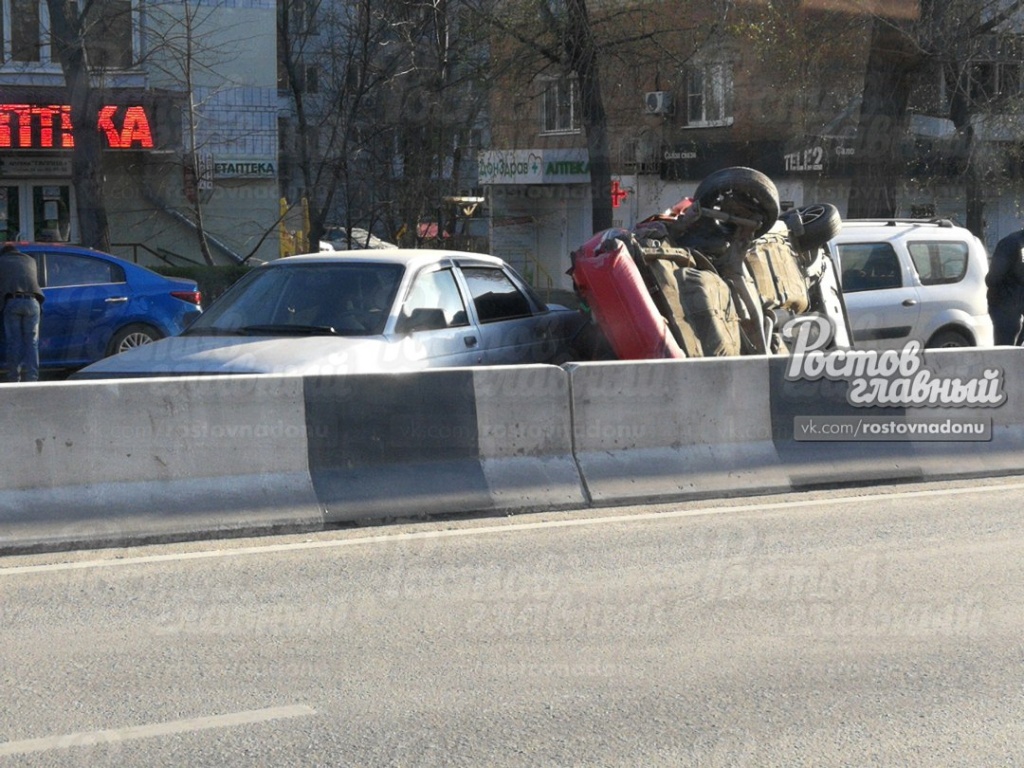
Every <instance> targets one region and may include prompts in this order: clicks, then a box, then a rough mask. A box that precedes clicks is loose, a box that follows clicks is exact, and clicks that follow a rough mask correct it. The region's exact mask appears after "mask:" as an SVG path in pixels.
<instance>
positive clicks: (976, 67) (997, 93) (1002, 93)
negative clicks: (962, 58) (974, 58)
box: [971, 61, 1021, 105]
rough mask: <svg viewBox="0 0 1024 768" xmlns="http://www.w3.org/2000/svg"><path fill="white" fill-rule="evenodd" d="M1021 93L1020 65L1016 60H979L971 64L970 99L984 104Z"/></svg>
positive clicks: (1000, 100) (1010, 97) (1004, 99)
mask: <svg viewBox="0 0 1024 768" xmlns="http://www.w3.org/2000/svg"><path fill="white" fill-rule="evenodd" d="M1020 94H1021V65H1020V62H1017V61H981V62H974V63H973V64H972V65H971V100H972V101H973V102H974V103H975V104H979V105H984V104H992V103H998V102H1002V101H1006V100H1008V99H1012V98H1015V97H1017V96H1020Z"/></svg>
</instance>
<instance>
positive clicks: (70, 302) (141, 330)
mask: <svg viewBox="0 0 1024 768" xmlns="http://www.w3.org/2000/svg"><path fill="white" fill-rule="evenodd" d="M14 245H16V246H17V248H18V249H19V250H20V251H22V252H24V253H27V254H29V255H30V256H32V257H33V258H34V259H35V260H36V264H37V265H38V268H39V285H40V286H41V287H42V289H43V294H44V296H45V297H46V301H45V302H43V317H42V323H41V325H40V329H39V366H40V368H41V369H44V370H45V369H50V370H59V369H76V368H81V367H82V366H84V365H88V364H89V363H92V362H95V361H97V360H100V359H101V358H104V357H107V356H109V355H113V354H117V353H118V352H124V351H125V350H128V349H131V348H133V347H137V346H141V345H143V344H149V343H150V342H152V341H156V340H157V339H162V338H164V337H165V336H174V335H176V334H178V333H181V332H182V331H183V330H184V329H185V328H186V327H187V326H188V325H189V323H191V322H192V320H194V319H195V318H196V317H198V316H199V314H200V313H201V312H202V306H201V298H202V297H201V295H200V293H199V289H198V286H197V284H196V283H195V281H193V280H183V279H178V278H169V277H164V276H162V275H158V274H157V273H156V272H153V271H151V270H149V269H146V268H145V267H141V266H139V265H138V264H133V263H132V262H130V261H125V260H124V259H119V258H118V257H116V256H112V255H110V254H109V253H103V252H101V251H96V250H93V249H91V248H83V247H80V246H74V245H66V244H63V243H59V244H58V243H15V244H14ZM0 337H2V333H0ZM0 341H2V339H0ZM3 351H4V352H6V351H5V350H3ZM5 360H6V354H4V355H3V356H2V357H0V363H2V362H3V361H5Z"/></svg>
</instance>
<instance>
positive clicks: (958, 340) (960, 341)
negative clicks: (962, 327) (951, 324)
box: [924, 328, 974, 349]
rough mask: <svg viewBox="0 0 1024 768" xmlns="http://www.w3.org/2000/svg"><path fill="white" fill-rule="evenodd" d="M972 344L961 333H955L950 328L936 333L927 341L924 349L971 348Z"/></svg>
mask: <svg viewBox="0 0 1024 768" xmlns="http://www.w3.org/2000/svg"><path fill="white" fill-rule="evenodd" d="M973 346H974V342H972V341H971V340H970V339H969V338H967V336H966V335H965V334H964V333H963V332H962V331H956V330H953V329H951V328H946V329H944V330H941V331H938V332H936V333H935V335H934V336H932V337H931V338H930V339H928V343H927V344H925V345H924V348H925V349H958V348H960V347H973Z"/></svg>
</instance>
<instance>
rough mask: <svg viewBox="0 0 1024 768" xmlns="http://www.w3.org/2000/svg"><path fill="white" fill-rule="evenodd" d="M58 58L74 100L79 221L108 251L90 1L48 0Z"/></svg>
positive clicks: (93, 242)
mask: <svg viewBox="0 0 1024 768" xmlns="http://www.w3.org/2000/svg"><path fill="white" fill-rule="evenodd" d="M46 2H47V8H48V10H49V12H50V28H51V32H52V36H53V44H54V47H55V49H56V53H57V58H58V59H59V60H60V65H61V70H62V71H63V73H64V80H65V82H66V84H67V90H68V98H69V100H70V102H71V125H72V130H73V131H74V137H75V146H74V149H73V150H72V153H71V180H72V184H73V185H74V187H75V199H76V201H77V211H78V224H79V230H80V234H81V240H82V243H83V244H84V245H87V246H90V247H93V248H98V249H100V250H110V231H109V226H108V221H107V208H106V202H105V200H104V197H103V149H102V145H101V143H100V133H99V131H97V130H96V114H97V113H98V111H99V106H100V104H101V101H102V99H101V98H100V94H99V93H97V90H96V89H95V88H94V87H93V85H92V81H91V67H90V62H89V51H88V46H87V44H86V36H87V31H88V27H89V22H90V20H91V19H90V18H89V16H88V14H89V10H90V8H91V3H83V4H81V5H79V4H78V3H76V2H73V0H46Z"/></svg>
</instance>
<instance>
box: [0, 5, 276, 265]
mask: <svg viewBox="0 0 1024 768" xmlns="http://www.w3.org/2000/svg"><path fill="white" fill-rule="evenodd" d="M0 2H2V16H0V233H2V236H3V238H5V239H11V240H14V239H22V240H63V241H70V242H77V241H79V237H80V225H81V221H80V216H81V215H82V212H80V211H79V206H78V200H77V199H76V194H77V193H76V190H75V183H74V182H73V179H72V163H71V152H72V148H73V147H74V131H73V130H72V117H73V115H72V104H74V103H75V96H74V94H73V93H72V92H71V91H69V89H68V87H67V81H66V78H65V75H64V73H63V71H62V68H61V65H60V62H59V59H58V55H57V52H56V50H55V46H54V36H53V34H52V33H51V30H52V29H53V23H52V20H51V19H50V17H49V12H48V6H47V3H46V2H45V0H0ZM76 7H77V6H76ZM88 14H89V15H88V16H87V18H86V19H85V25H84V27H85V29H86V34H85V39H86V50H87V55H88V58H89V62H90V69H91V74H92V77H91V86H92V98H91V100H90V102H89V106H87V107H86V108H85V109H86V110H87V112H88V114H87V115H86V117H85V119H86V120H87V121H88V122H89V123H90V124H94V125H95V127H96V130H97V132H98V133H99V142H100V155H101V157H99V158H98V161H99V162H100V163H101V167H102V171H101V174H100V179H101V185H102V197H103V201H104V204H105V207H106V211H107V216H108V220H109V231H110V239H111V242H112V244H113V245H112V248H111V250H113V251H114V252H115V253H117V254H118V255H122V256H126V257H128V258H132V259H135V260H137V261H140V262H142V263H153V262H163V263H173V264H184V263H189V262H194V263H202V261H203V257H202V256H201V253H200V248H199V244H198V236H197V226H198V224H199V218H200V215H201V220H202V225H203V227H204V229H205V231H206V233H207V236H208V240H209V242H210V251H211V255H212V256H213V258H214V260H215V261H216V262H218V263H233V262H238V261H241V260H243V259H245V258H247V257H255V258H258V259H259V258H262V259H266V258H272V257H274V256H276V255H277V249H278V245H277V236H276V229H275V222H276V220H277V217H278V214H279V193H278V180H277V178H278V169H277V165H278V158H277V147H278V135H277V72H276V62H275V57H274V55H273V52H274V47H275V35H276V10H275V3H274V2H273V0H217V2H215V3H213V2H208V1H207V0H186V1H185V2H176V3H168V2H160V1H159V0H103V1H102V2H95V3H93V4H92V5H91V6H90V10H89V11H88ZM193 157H195V158H197V162H192V158H193ZM197 166H198V169H199V172H198V174H196V173H195V171H194V168H195V167H197ZM85 215H88V212H85Z"/></svg>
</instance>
